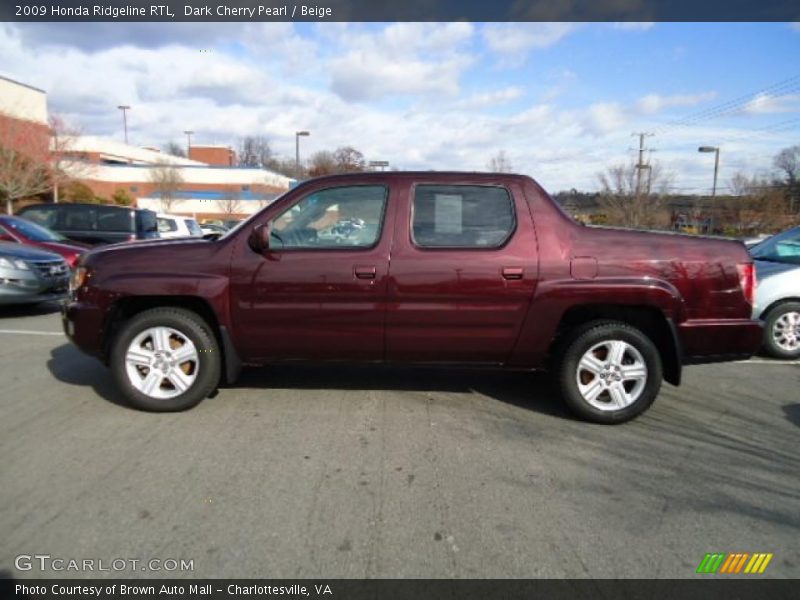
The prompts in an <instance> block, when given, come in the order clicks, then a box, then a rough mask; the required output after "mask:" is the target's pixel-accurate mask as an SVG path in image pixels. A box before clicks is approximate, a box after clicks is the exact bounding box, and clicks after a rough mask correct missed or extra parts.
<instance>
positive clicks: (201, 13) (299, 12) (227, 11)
mask: <svg viewBox="0 0 800 600" xmlns="http://www.w3.org/2000/svg"><path fill="white" fill-rule="evenodd" d="M183 14H184V16H185V17H214V16H216V17H247V18H249V19H253V18H256V17H289V16H291V17H294V16H298V17H318V18H324V17H330V16H331V15H332V14H333V11H332V9H331V8H330V7H327V6H305V5H301V6H297V7H295V9H294V10H292V11H291V12H289V7H288V6H287V5H283V6H260V5H259V6H223V5H218V6H216V7H215V8H214V9H212V8H211V7H210V6H184V7H183Z"/></svg>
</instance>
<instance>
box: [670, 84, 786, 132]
mask: <svg viewBox="0 0 800 600" xmlns="http://www.w3.org/2000/svg"><path fill="white" fill-rule="evenodd" d="M795 91H800V75H794V76H792V77H789V78H788V79H784V80H782V81H779V82H777V83H774V84H772V85H770V86H767V87H765V88H762V89H760V90H756V91H754V92H750V93H748V94H743V95H741V96H737V97H736V98H733V99H731V100H728V101H726V102H722V103H720V104H718V105H716V106H711V107H709V108H706V109H703V110H700V111H697V112H695V113H690V114H689V115H686V116H685V117H681V118H680V119H675V120H673V121H668V122H667V123H665V124H663V125H661V126H660V127H659V128H657V129H656V133H657V134H660V135H662V134H664V133H668V132H670V131H671V130H674V129H677V128H682V127H690V126H692V125H696V124H698V123H699V122H702V121H707V120H710V119H715V118H719V117H722V116H727V115H732V114H736V113H739V112H742V111H743V110H745V109H746V107H747V106H748V105H750V104H751V103H752V102H753V100H754V99H756V98H757V97H759V96H762V95H764V94H769V95H771V96H774V97H776V98H780V97H783V96H786V95H789V94H790V93H791V92H795Z"/></svg>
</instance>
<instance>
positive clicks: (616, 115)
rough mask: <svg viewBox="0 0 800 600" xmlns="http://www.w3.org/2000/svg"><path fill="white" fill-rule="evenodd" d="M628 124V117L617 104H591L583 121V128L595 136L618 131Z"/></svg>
mask: <svg viewBox="0 0 800 600" xmlns="http://www.w3.org/2000/svg"><path fill="white" fill-rule="evenodd" d="M627 122H628V117H627V115H626V111H625V109H624V108H623V106H622V105H621V104H620V103H619V102H598V103H596V104H592V105H591V106H590V107H589V109H588V111H587V115H586V118H585V120H584V126H585V127H586V128H587V130H588V131H589V132H591V133H593V134H595V135H600V134H605V133H610V132H612V131H618V130H619V129H620V128H621V127H622V126H623V125H625V124H626V123H627Z"/></svg>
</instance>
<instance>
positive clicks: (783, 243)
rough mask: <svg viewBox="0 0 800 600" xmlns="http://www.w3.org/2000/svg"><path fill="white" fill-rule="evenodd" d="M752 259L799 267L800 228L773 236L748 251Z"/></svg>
mask: <svg viewBox="0 0 800 600" xmlns="http://www.w3.org/2000/svg"><path fill="white" fill-rule="evenodd" d="M750 252H751V254H752V255H753V258H756V259H758V260H768V261H771V262H782V263H789V264H793V265H800V227H795V228H794V229H790V230H788V231H784V232H783V233H779V234H778V235H774V236H772V237H771V238H769V239H766V240H764V241H763V242H761V243H760V244H758V245H756V246H754V247H753V248H751V250H750Z"/></svg>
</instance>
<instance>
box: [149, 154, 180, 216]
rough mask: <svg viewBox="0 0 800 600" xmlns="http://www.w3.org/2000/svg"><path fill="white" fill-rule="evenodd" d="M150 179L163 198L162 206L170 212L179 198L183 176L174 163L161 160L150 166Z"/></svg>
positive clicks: (165, 210)
mask: <svg viewBox="0 0 800 600" xmlns="http://www.w3.org/2000/svg"><path fill="white" fill-rule="evenodd" d="M150 181H151V183H152V184H153V185H154V186H155V191H156V192H158V195H159V196H160V198H161V208H162V210H164V212H169V211H170V210H171V209H172V205H173V204H174V203H175V200H177V194H178V190H180V187H181V184H183V176H182V175H181V173H180V171H179V170H178V169H177V168H175V167H174V166H173V165H170V164H169V163H166V162H159V163H156V164H155V165H153V166H152V167H151V168H150Z"/></svg>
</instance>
